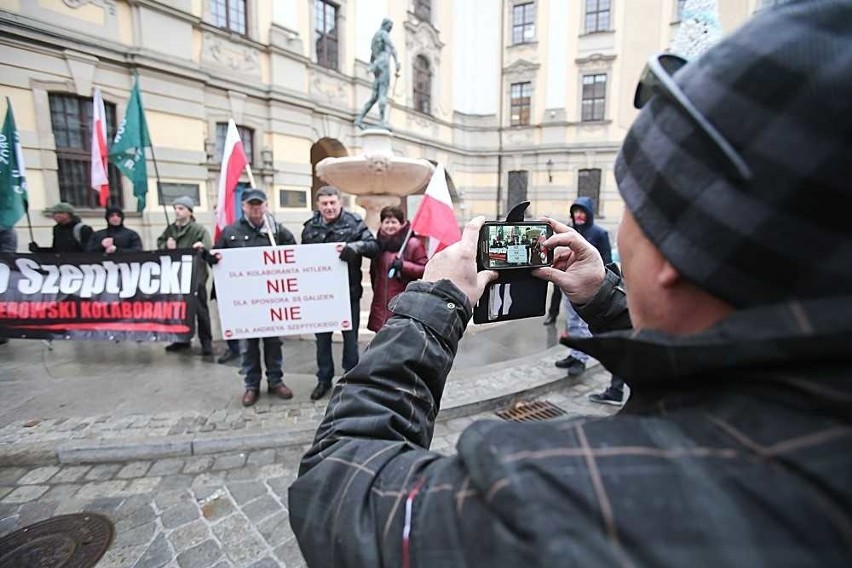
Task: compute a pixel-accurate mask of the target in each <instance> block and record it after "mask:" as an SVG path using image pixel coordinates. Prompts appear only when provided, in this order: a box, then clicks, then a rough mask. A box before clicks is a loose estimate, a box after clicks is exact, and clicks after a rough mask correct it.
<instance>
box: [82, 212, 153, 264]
mask: <svg viewBox="0 0 852 568" xmlns="http://www.w3.org/2000/svg"><path fill="white" fill-rule="evenodd" d="M104 217H105V218H106V221H107V226H106V229H101V230H100V231H95V233H94V234H93V235H92V237H91V238H90V239H89V244H88V245H87V246H86V250H87V251H89V252H103V253H106V254H113V253H116V252H128V251H141V250H142V239H141V238H139V233H137V232H136V231H134V230H133V229H128V228H127V227H125V226H124V211H122V210H121V207H115V206H113V207H107V210H106V213H105V214H104Z"/></svg>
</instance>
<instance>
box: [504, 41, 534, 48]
mask: <svg viewBox="0 0 852 568" xmlns="http://www.w3.org/2000/svg"><path fill="white" fill-rule="evenodd" d="M536 46H538V40H537V39H534V40H532V41H521V42H518V43H513V44H512V45H510V46H509V49H512V48H513V47H536Z"/></svg>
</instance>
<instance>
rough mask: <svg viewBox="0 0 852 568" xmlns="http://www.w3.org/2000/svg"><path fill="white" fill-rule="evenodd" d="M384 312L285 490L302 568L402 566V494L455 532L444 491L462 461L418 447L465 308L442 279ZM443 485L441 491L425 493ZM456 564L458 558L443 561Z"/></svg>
mask: <svg viewBox="0 0 852 568" xmlns="http://www.w3.org/2000/svg"><path fill="white" fill-rule="evenodd" d="M390 308H391V310H392V311H393V312H394V313H395V314H397V315H396V316H395V317H392V318H391V319H390V320H389V321H388V323H387V324H386V325H385V326H384V327H383V328H382V329H381V331H379V333H378V334H377V335H376V337H375V338H374V339H373V342H372V343H371V345H370V347H369V348H368V349H367V351H366V352H365V353H364V354H363V355H362V356H361V359H360V361H359V363H358V364H357V365H356V366H355V367H354V368H353V369H352V370H350V371H349V372H348V373H346V375H345V376H344V377H343V379H341V381H340V382H339V383H338V384H337V385H336V386H335V388H334V393H333V395H332V398H331V401H330V402H329V404H328V407H327V410H326V415H325V418H324V419H323V421H322V423H321V424H320V426H319V429H318V430H317V434H316V438H315V440H314V443H313V447H312V448H311V449H310V450H309V451H308V453H307V454H306V455H305V457H304V458H303V460H302V464H301V467H300V470H299V478H298V479H297V480H296V481H295V483H294V484H293V485H292V486H291V487H290V493H289V504H290V523H291V525H292V527H293V530H294V532H295V534H296V537H297V539H298V541H299V545H300V548H301V550H302V553H303V554H304V556H305V559H306V560H307V563H308V565H309V566H335V567H345V566H401V565H404V564H403V562H402V558H403V552H402V550H403V548H402V534H403V527H404V524H405V513H404V510H405V496H406V495H409V494H410V493H411V492H414V493H415V494H416V495H419V497H417V502H418V504H417V507H418V517H427V518H430V519H434V520H433V521H431V523H437V524H438V525H440V528H441V530H442V531H446V532H448V533H449V532H452V531H456V532H455V534H461V531H462V526H461V519H459V518H458V516H457V515H455V514H454V512H453V511H454V508H455V506H456V500H457V497H455V496H456V492H455V491H454V490H453V488H455V490H463V487H462V486H463V483H464V478H465V475H464V467H463V463H462V460H460V459H459V458H456V457H442V456H440V455H439V454H436V453H434V452H430V451H428V450H427V448H428V447H429V444H430V443H431V440H432V434H433V428H434V420H435V416H436V415H437V413H438V408H439V403H440V400H441V395H442V393H443V389H444V383H445V381H446V378H447V374H448V373H449V371H450V368H451V367H452V363H453V359H454V357H455V354H456V350H457V347H458V341H459V339H460V338H461V336H462V333H463V331H464V328H465V325H466V322H467V321H468V319H469V318H470V314H471V308H470V305H469V303H468V301H467V298H466V297H465V296H464V295H463V294H462V293H461V291H460V290H459V289H458V288H456V287H455V285H453V284H452V283H450V282H449V281H446V280H442V281H439V282H437V283H430V282H422V281H421V282H414V283H411V284H409V286H408V288H407V290H406V291H405V292H403V293H402V294H400V295H399V296H397V297H396V298H394V299H393V300H392V301H391V304H390ZM444 483H447V484H449V485H450V487H448V490H447V491H436V492H434V493H433V492H431V491H430V488H432V487H437V486H440V485H442V484H444ZM417 488H422V489H417ZM418 522H419V521H418ZM418 530H421V531H427V529H426V528H424V526H423V525H419V526H418ZM419 534H422V533H421V532H418V535H419ZM459 550H460V549H459ZM454 554H455V553H454ZM461 564H463V562H462V561H461V558H460V557H457V558H456V560H455V562H450V563H449V564H447V563H445V564H443V565H453V566H455V565H461ZM417 565H419V566H429V565H435V564H428V563H427V564H422V563H418V564H417Z"/></svg>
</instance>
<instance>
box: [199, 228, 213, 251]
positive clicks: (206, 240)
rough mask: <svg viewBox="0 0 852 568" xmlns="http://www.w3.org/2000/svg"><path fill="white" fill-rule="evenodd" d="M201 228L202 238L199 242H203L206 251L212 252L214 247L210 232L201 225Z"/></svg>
mask: <svg viewBox="0 0 852 568" xmlns="http://www.w3.org/2000/svg"><path fill="white" fill-rule="evenodd" d="M199 228H200V229H201V231H200V232H201V238H200V239H198V240H199V241H201V244H202V245H204V248H205V249H208V250H210V247H212V246H213V239H211V238H210V231H208V230H207V229H205V228H204V227H202V226H200V225H199Z"/></svg>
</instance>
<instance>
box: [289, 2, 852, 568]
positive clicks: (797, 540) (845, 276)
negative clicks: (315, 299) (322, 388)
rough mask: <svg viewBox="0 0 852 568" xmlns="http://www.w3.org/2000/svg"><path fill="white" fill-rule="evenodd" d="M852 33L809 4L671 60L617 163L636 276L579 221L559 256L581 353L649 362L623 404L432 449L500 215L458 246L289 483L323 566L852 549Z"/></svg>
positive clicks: (834, 8)
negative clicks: (485, 245) (617, 264)
mask: <svg viewBox="0 0 852 568" xmlns="http://www.w3.org/2000/svg"><path fill="white" fill-rule="evenodd" d="M850 38H852V2H849V1H848V0H812V1H810V2H807V1H802V2H789V3H785V4H783V5H781V6H779V7H777V8H774V9H767V10H765V11H763V12H761V13H759V14H758V15H756V16H755V17H754V18H753V19H752V20H751V21H750V22H748V23H747V24H746V25H744V26H743V27H742V28H740V29H739V31H737V32H736V33H735V34H733V35H732V36H730V37H729V38H727V39H726V40H724V41H722V42H721V43H720V44H718V45H717V46H716V47H715V48H713V49H711V50H710V51H709V52H707V54H706V55H704V56H702V57H701V58H700V59H697V60H695V61H694V62H691V63H689V64H686V65H685V66H683V62H679V61H676V60H671V59H670V58H669V56H668V55H661V56H656V57H654V58H652V59H651V60H650V61H649V64H648V71H647V73H645V74H644V75H643V77H642V85H641V87H640V89H639V92H638V93H637V97H636V103H637V105H638V106H643V107H644V108H642V111H641V113H640V114H639V116H638V118H637V120H636V121H635V123H634V124H633V126H632V128H631V129H630V132H629V133H628V135H627V137H626V139H625V141H624V144H623V146H622V149H621V152H620V154H619V156H618V159H617V161H616V167H615V173H616V178H617V180H618V186H619V190H620V192H621V194H622V196H623V198H624V201H625V204H626V207H627V210H626V212H625V215H624V219H623V221H622V225H621V228H620V230H619V234H618V241H619V251H620V253H621V261H622V266H623V270H624V276H625V282H626V284H627V286H626V288H625V287H623V286H622V285H621V280H620V278H619V277H618V276H616V275H615V274H614V273H612V272H608V271H606V270H605V269H604V265H603V262H602V261H601V258H600V254H599V253H598V252H597V250H596V249H595V248H594V247H593V246H591V245H590V244H589V243H588V242H587V241H585V240H584V239H583V238H582V237H581V236H580V235H579V234H578V233H577V232H576V231H573V230H571V229H570V228H568V227H567V226H565V225H563V224H561V223H557V222H555V221H551V225H552V226H553V228H554V229H555V232H556V233H557V234H555V235H554V236H553V237H551V238H550V239H548V242H547V243H546V246H548V247H553V248H555V259H554V265H553V267H549V268H541V269H537V272H536V273H537V275H538V276H539V277H541V278H545V279H547V280H550V281H552V282H554V283H555V284H556V285H558V286H559V287H560V288H561V290H562V291H563V293H564V294H565V295H566V296H567V297H568V298H569V299H570V300H571V301H572V302H573V304H574V306H575V307H576V309H577V310H578V313H579V314H580V315H581V316H582V317H583V318H584V319H585V320H586V321H587V322H588V323H589V326H590V329H591V331H592V332H593V333H594V336H593V337H591V338H588V339H572V340H571V344H572V346H574V347H576V348H577V349H581V350H583V351H585V352H586V353H588V354H590V355H592V356H593V357H595V358H597V359H598V360H600V361H601V362H602V363H603V364H604V365H605V366H606V368H607V369H608V370H610V371H612V372H614V373H617V374H618V375H621V376H624V377H626V378H627V381H628V383H629V385H630V387H631V395H630V399H629V400H628V402H627V404H626V406H624V407H623V409H622V410H621V411H620V412H619V413H618V414H617V415H615V416H612V417H608V418H603V419H602V418H592V417H577V418H571V419H568V420H562V421H551V422H542V423H537V424H513V423H508V422H501V421H495V420H487V421H480V422H477V423H474V424H473V425H472V426H470V427H468V429H467V430H466V431H465V432H464V433H463V434H462V435H461V438H460V439H459V442H458V447H457V453H456V454H455V455H453V456H442V455H440V454H437V453H434V452H430V451H429V450H428V448H429V444H430V442H431V440H432V434H433V431H434V420H435V416H436V414H437V410H438V408H439V405H440V399H441V394H442V392H443V388H444V384H445V381H446V378H447V374H448V372H449V369H450V368H451V366H452V361H453V356H454V355H455V353H456V349H457V347H458V341H459V339H460V338H461V336H462V334H463V332H464V329H465V325H466V324H467V321H468V318H469V317H470V314H471V305H472V304H474V303H475V302H476V301H478V299H479V297H480V296H481V294H482V291H483V289H484V287H485V285H486V283H487V282H488V281H490V280H491V279H492V278H493V277H494V276H495V275H494V274H493V273H491V272H488V271H483V272H480V273H477V272H476V268H475V251H476V244H477V235H478V233H479V228H480V226H481V225H482V222H483V219H482V218H478V219H475V220H474V221H472V222H471V223H469V224H468V226H467V227H466V229H465V233H464V236H463V237H462V240H461V241H460V242H459V243H457V244H456V245H453V246H452V247H449V248H447V249H445V250H444V251H443V252H441V253H439V254H437V255H435V257H433V258H432V260H431V261H430V262H429V264H428V265H427V266H426V272H425V274H424V275H423V281H422V282H415V283H412V284H410V285H409V286H408V288H407V290H406V291H405V292H403V293H402V294H400V295H399V296H397V297H396V298H395V299H394V300H393V301H392V303H391V309H392V310H393V311H394V312H395V313H396V314H397V315H396V316H395V317H393V318H391V319H390V320H389V321H388V323H387V325H386V326H385V327H384V328H383V329H382V330H381V331H380V332H379V333H378V334H376V337H375V338H374V340H373V342H372V344H371V346H370V347H369V349H367V351H366V352H365V353H364V355H363V357H362V358H361V361H360V363H359V364H358V365H357V366H356V367H355V368H354V369H352V370H351V371H350V372H349V373H348V374H347V375H346V377H345V378H344V380H343V383H344V384H343V388H338V389H335V391H334V394H333V396H332V399H331V401H330V402H329V405H328V410H327V413H326V417H325V420H324V421H323V422H322V424H321V425H320V427H319V430H318V432H317V437H316V439H315V442H314V446H313V448H311V450H309V451H308V453H307V454H306V456H305V458H304V459H303V461H302V465H301V468H300V472H299V473H300V477H299V478H298V479H297V480H296V482H295V484H294V485H293V486H292V487H291V488H290V494H289V511H290V522H291V524H292V526H293V529H294V532H295V534H296V538H297V539H298V541H299V544H300V547H301V550H302V553H303V554H304V557H305V559H306V561H307V563H308V564H309V565H317V566H332V565H335V564H339V563H340V562H341V559H343V558H345V561H346V562H347V563H349V564H352V565H356V564H357V565H380V564H381V565H389V566H390V565H402V566H407V565H412V566H437V565H441V566H461V565H465V566H489V567H494V566H527V565H535V566H565V565H572V566H575V565H576V566H694V565H699V566H732V565H737V566H782V565H783V566H849V565H852V546H850V542H852V538H850V535H852V530H850V527H852V484H850V483H849V480H850V479H852V451H850V449H852V426H851V425H850V424H852V411H850V409H852V355H850V349H849V347H850V345H852V223H850V222H849V219H848V215H849V211H850V210H852V184H850V179H852V41H850ZM628 305H629V311H628ZM631 327H632V329H630V328H631ZM615 329H623V331H611V330H615ZM608 331H609V332H608ZM607 332H608V333H607Z"/></svg>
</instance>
